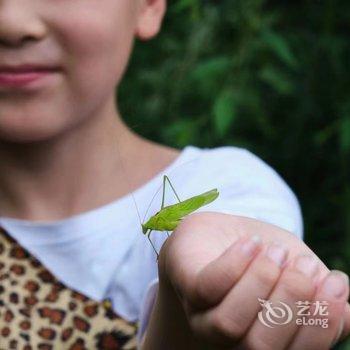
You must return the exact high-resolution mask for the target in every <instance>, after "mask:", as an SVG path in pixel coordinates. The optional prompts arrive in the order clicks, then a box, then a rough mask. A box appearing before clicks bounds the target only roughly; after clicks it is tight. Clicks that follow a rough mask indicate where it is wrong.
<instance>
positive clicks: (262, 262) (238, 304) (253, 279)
mask: <svg viewBox="0 0 350 350" xmlns="http://www.w3.org/2000/svg"><path fill="white" fill-rule="evenodd" d="M287 255H288V250H287V249H286V248H285V247H283V246H281V245H277V244H274V243H273V244H271V245H270V246H269V247H267V249H264V251H262V252H261V253H260V254H259V255H258V256H257V257H256V258H255V259H254V260H253V261H252V262H251V264H250V265H249V267H248V268H247V269H246V271H245V273H244V274H243V276H242V277H241V278H240V280H239V281H238V282H237V283H236V284H235V285H234V286H233V287H232V288H231V290H230V291H229V293H228V294H227V295H226V296H225V298H224V299H223V301H222V302H221V303H220V305H218V306H216V307H215V308H212V309H210V310H209V311H207V312H205V313H204V314H203V313H202V314H201V313H197V314H196V315H193V317H192V321H191V324H192V327H193V328H194V330H195V331H196V332H197V333H198V334H201V336H204V337H207V338H208V340H210V341H212V342H214V343H218V344H225V345H233V344H234V343H235V342H237V341H239V340H240V339H242V338H243V337H244V334H245V333H246V332H247V330H248V329H249V327H250V326H251V325H252V324H253V323H254V321H255V319H256V317H257V314H258V312H259V309H260V308H261V306H260V304H259V301H258V300H259V298H262V299H265V298H267V297H268V296H269V294H270V292H271V290H272V289H273V288H274V286H275V284H276V282H277V281H278V278H279V277H280V275H281V271H282V266H283V263H284V261H285V259H286V258H287Z"/></svg>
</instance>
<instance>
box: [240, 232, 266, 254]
mask: <svg viewBox="0 0 350 350" xmlns="http://www.w3.org/2000/svg"><path fill="white" fill-rule="evenodd" d="M260 243H261V237H260V236H259V235H254V236H252V237H250V238H249V239H248V240H247V241H245V242H244V243H243V245H242V247H241V250H242V252H244V253H245V254H247V255H253V254H254V252H255V251H256V249H257V248H258V246H259V245H260Z"/></svg>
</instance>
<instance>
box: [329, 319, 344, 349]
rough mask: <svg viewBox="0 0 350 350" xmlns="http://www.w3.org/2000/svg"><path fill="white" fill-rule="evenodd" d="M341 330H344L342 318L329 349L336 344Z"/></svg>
mask: <svg viewBox="0 0 350 350" xmlns="http://www.w3.org/2000/svg"><path fill="white" fill-rule="evenodd" d="M343 329H344V318H342V319H341V321H340V325H339V329H338V333H337V335H336V337H335V338H334V340H333V342H332V345H331V348H332V347H333V346H334V345H335V344H337V343H338V341H339V339H340V337H341V335H342V333H343Z"/></svg>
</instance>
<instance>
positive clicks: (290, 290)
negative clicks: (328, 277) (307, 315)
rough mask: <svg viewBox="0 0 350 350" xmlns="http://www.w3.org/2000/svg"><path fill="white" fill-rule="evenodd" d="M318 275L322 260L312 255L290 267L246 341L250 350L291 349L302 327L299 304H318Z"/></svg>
mask: <svg viewBox="0 0 350 350" xmlns="http://www.w3.org/2000/svg"><path fill="white" fill-rule="evenodd" d="M318 271H319V264H318V260H317V259H316V258H315V257H314V256H312V255H306V256H305V255H300V256H298V257H296V259H294V260H293V261H291V262H290V263H289V264H288V266H287V267H286V268H285V269H284V271H283V273H282V274H281V277H280V279H279V281H278V283H277V284H276V286H275V288H274V290H273V291H272V293H271V295H270V296H269V298H268V301H267V302H268V303H267V304H266V307H265V308H264V309H265V310H263V311H265V313H263V314H262V315H261V316H262V317H259V318H257V319H256V321H255V322H254V324H253V326H252V327H251V329H250V330H249V332H248V334H247V336H246V338H245V339H244V342H245V344H244V345H245V346H246V347H248V348H252V349H286V348H287V346H288V344H290V342H291V341H292V339H293V338H294V336H295V334H296V333H297V331H298V327H300V326H299V325H298V324H297V323H296V315H297V313H298V308H297V305H298V302H299V301H302V302H310V301H313V300H314V295H315V293H316V289H317V287H316V280H315V279H316V277H317V275H318ZM282 316H283V317H282ZM262 321H264V322H262ZM276 322H277V323H276Z"/></svg>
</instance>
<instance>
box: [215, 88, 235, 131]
mask: <svg viewBox="0 0 350 350" xmlns="http://www.w3.org/2000/svg"><path fill="white" fill-rule="evenodd" d="M236 107H237V106H236V99H235V95H234V93H233V91H232V90H223V91H222V92H221V93H220V94H219V96H218V97H217V99H216V100H215V103H214V106H213V114H214V125H215V129H216V131H217V133H218V135H219V136H221V137H222V136H224V135H225V134H226V133H227V131H228V129H229V128H230V127H231V125H232V124H233V122H234V120H235V118H236V114H237V112H236Z"/></svg>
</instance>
